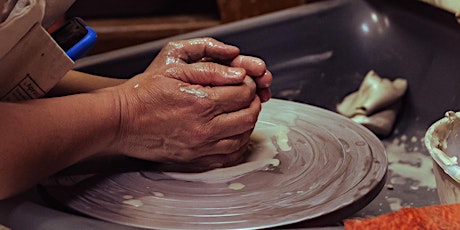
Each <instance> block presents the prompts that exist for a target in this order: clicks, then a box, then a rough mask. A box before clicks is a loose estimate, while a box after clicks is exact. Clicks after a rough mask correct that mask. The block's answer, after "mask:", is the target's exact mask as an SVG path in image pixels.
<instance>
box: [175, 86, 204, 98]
mask: <svg viewBox="0 0 460 230" xmlns="http://www.w3.org/2000/svg"><path fill="white" fill-rule="evenodd" d="M179 90H180V91H181V92H185V93H189V94H193V95H195V96H196V97H198V98H205V97H207V96H208V94H207V93H206V92H204V91H201V90H198V89H193V88H186V87H179Z"/></svg>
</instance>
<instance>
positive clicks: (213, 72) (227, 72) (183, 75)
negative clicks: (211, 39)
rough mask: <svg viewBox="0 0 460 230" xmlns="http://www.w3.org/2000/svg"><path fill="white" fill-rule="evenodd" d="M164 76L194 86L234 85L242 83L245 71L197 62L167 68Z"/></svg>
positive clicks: (211, 63)
mask: <svg viewBox="0 0 460 230" xmlns="http://www.w3.org/2000/svg"><path fill="white" fill-rule="evenodd" d="M166 76H167V77H170V78H174V79H178V80H181V81H183V82H187V83H190V84H196V85H212V86H223V85H235V84H240V83H242V82H243V80H244V78H245V77H246V70H245V69H243V68H238V67H228V66H224V65H220V64H217V63H213V62H199V63H193V64H186V65H179V66H175V67H171V68H168V69H167V70H166Z"/></svg>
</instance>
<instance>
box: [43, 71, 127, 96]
mask: <svg viewBox="0 0 460 230" xmlns="http://www.w3.org/2000/svg"><path fill="white" fill-rule="evenodd" d="M125 81H126V80H125V79H117V78H109V77H102V76H97V75H92V74H87V73H83V72H79V71H75V70H71V71H69V72H68V73H67V74H66V75H65V76H64V77H63V78H62V79H61V80H60V81H59V82H58V84H57V85H56V86H55V87H54V88H53V89H51V91H50V92H48V94H47V97H56V96H64V95H71V94H77V93H86V92H91V91H94V90H98V89H102V88H107V87H112V86H116V85H119V84H121V83H123V82H125Z"/></svg>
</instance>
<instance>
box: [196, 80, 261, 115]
mask: <svg viewBox="0 0 460 230" xmlns="http://www.w3.org/2000/svg"><path fill="white" fill-rule="evenodd" d="M203 90H204V92H206V94H207V95H209V99H210V100H212V101H213V102H214V105H215V112H214V115H219V114H222V113H230V112H235V111H238V110H241V109H244V108H247V107H248V106H249V105H250V104H251V103H252V101H253V100H254V97H255V95H256V92H257V90H256V84H255V82H254V81H253V80H252V79H251V78H250V77H246V78H245V80H244V81H243V83H242V84H239V85H233V86H219V87H212V88H204V89H203Z"/></svg>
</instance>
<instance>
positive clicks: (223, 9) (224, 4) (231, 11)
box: [217, 0, 305, 23]
mask: <svg viewBox="0 0 460 230" xmlns="http://www.w3.org/2000/svg"><path fill="white" fill-rule="evenodd" d="M304 3H305V1H304V0H283V1H279V0H217V5H218V6H219V10H220V18H221V21H222V22H223V23H225V22H232V21H237V20H241V19H245V18H250V17H253V16H257V15H262V14H266V13H270V12H274V11H277V10H282V9H286V8H290V7H294V6H299V5H302V4H304Z"/></svg>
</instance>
